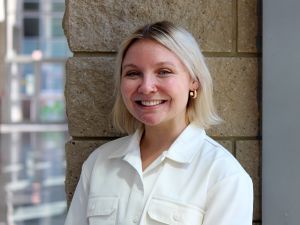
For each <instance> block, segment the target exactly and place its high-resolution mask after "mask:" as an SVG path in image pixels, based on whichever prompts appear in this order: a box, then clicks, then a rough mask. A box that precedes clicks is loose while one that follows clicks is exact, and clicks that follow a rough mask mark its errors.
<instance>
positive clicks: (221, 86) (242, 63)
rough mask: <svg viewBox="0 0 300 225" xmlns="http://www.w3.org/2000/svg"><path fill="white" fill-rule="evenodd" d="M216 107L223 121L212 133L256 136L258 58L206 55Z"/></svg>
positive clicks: (257, 131) (210, 131)
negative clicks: (209, 56) (207, 56)
mask: <svg viewBox="0 0 300 225" xmlns="http://www.w3.org/2000/svg"><path fill="white" fill-rule="evenodd" d="M207 63H208V66H209V69H210V71H211V74H212V77H213V82H214V99H215V104H216V108H217V110H218V112H219V114H220V116H221V117H222V118H223V120H224V122H223V123H222V124H220V125H218V126H216V127H213V128H212V129H211V130H209V131H208V133H209V134H210V135H212V136H257V135H258V133H259V108H258V101H260V99H259V98H258V90H257V87H258V83H257V82H258V62H257V59H256V58H237V57H214V58H213V57H212V58H207Z"/></svg>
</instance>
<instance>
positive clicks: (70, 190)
mask: <svg viewBox="0 0 300 225" xmlns="http://www.w3.org/2000/svg"><path fill="white" fill-rule="evenodd" d="M105 142H106V141H74V140H71V141H69V142H67V143H66V149H65V151H66V161H67V169H66V181H65V190H66V196H67V202H68V205H69V204H70V202H71V200H72V197H73V194H74V191H75V188H76V185H77V183H78V181H79V177H80V174H81V167H82V164H83V162H84V161H85V160H86V159H87V158H88V156H89V155H90V154H91V153H92V152H93V151H94V150H95V149H96V148H97V147H98V146H100V145H102V144H104V143H105Z"/></svg>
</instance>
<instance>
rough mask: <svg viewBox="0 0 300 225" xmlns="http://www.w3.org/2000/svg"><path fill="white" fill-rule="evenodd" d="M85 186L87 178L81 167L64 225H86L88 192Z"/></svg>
mask: <svg viewBox="0 0 300 225" xmlns="http://www.w3.org/2000/svg"><path fill="white" fill-rule="evenodd" d="M86 186H87V177H86V175H85V171H84V167H83V169H82V172H81V175H80V178H79V182H78V184H77V187H76V190H75V193H74V195H73V199H72V201H71V205H70V208H69V210H68V214H67V217H66V220H65V225H88V220H87V216H86V213H87V202H88V192H87V187H86Z"/></svg>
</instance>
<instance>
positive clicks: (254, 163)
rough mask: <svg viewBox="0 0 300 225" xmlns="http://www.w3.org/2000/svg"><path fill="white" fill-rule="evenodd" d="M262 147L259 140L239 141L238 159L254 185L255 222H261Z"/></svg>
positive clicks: (237, 148) (237, 145) (237, 146)
mask: <svg viewBox="0 0 300 225" xmlns="http://www.w3.org/2000/svg"><path fill="white" fill-rule="evenodd" d="M260 150H261V146H260V142H259V141H257V140H249V141H237V143H236V158H237V159H238V160H239V162H240V163H241V164H242V166H243V167H244V168H245V170H246V171H247V172H248V173H249V175H250V176H251V178H252V181H253V184H254V211H253V212H254V213H253V220H256V221H257V220H261V151H260Z"/></svg>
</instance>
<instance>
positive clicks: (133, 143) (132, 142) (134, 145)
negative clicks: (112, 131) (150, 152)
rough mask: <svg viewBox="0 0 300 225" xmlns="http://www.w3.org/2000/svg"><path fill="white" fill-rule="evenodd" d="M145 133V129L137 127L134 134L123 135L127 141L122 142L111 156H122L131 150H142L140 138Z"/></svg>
mask: <svg viewBox="0 0 300 225" xmlns="http://www.w3.org/2000/svg"><path fill="white" fill-rule="evenodd" d="M142 134H143V129H137V130H136V131H135V132H134V133H133V134H131V135H129V136H126V137H123V138H124V139H127V141H123V142H121V143H122V144H121V145H120V146H119V147H118V148H117V149H115V151H112V153H111V154H110V156H109V158H122V157H123V156H125V155H127V154H128V153H129V152H136V151H140V140H141V137H142Z"/></svg>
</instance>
